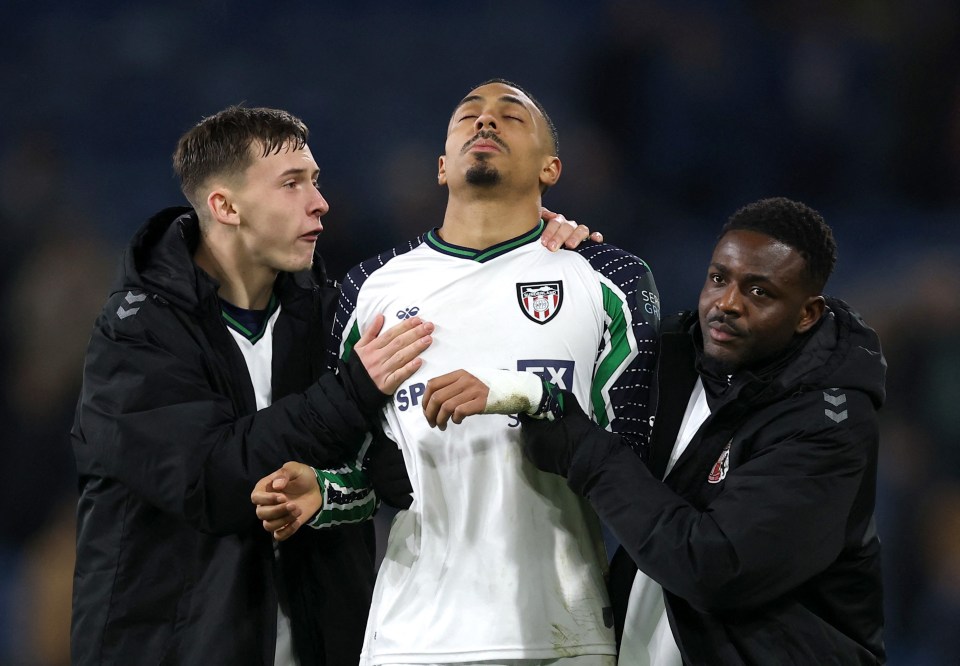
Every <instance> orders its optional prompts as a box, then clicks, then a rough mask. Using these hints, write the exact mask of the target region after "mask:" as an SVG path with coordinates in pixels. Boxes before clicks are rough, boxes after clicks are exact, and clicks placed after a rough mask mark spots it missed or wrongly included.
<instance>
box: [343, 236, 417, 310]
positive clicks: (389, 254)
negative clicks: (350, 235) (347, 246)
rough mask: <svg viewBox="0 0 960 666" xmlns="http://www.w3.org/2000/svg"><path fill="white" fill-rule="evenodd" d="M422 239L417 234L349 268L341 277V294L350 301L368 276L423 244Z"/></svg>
mask: <svg viewBox="0 0 960 666" xmlns="http://www.w3.org/2000/svg"><path fill="white" fill-rule="evenodd" d="M423 239H424V237H423V235H421V236H418V237H416V238H414V239H413V240H410V241H407V242H405V243H402V244H400V245H398V246H396V247H393V248H391V249H389V250H387V251H386V252H381V253H380V254H378V255H376V256H374V257H370V258H369V259H366V260H364V261H362V262H360V263H359V264H357V265H356V266H354V267H353V268H351V269H350V270H349V271H348V272H347V275H346V276H345V277H344V278H343V284H341V285H340V291H341V294H342V296H343V297H345V298H347V299H348V300H351V301H352V300H353V299H355V298H356V295H357V294H358V293H359V292H360V288H361V287H362V286H363V284H364V283H365V282H366V281H367V280H368V279H369V278H370V276H372V275H373V274H374V273H376V272H377V271H379V270H381V269H382V268H383V267H384V266H386V265H387V264H388V263H390V262H391V261H393V260H394V259H396V258H397V257H400V256H403V255H405V254H407V253H408V252H411V251H412V250H415V249H416V248H418V247H420V246H421V245H422V244H423Z"/></svg>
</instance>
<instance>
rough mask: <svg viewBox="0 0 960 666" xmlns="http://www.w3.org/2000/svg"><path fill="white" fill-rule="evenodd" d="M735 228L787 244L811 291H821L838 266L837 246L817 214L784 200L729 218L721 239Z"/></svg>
mask: <svg viewBox="0 0 960 666" xmlns="http://www.w3.org/2000/svg"><path fill="white" fill-rule="evenodd" d="M736 229H745V230H748V231H757V232H759V233H762V234H766V235H767V236H770V237H771V238H774V239H776V240H777V241H779V242H781V243H783V244H784V245H789V246H790V247H791V248H793V249H794V250H796V251H797V252H798V253H799V254H800V256H802V257H803V259H804V261H805V263H806V274H807V279H808V280H809V284H810V287H811V289H813V290H814V291H816V292H817V293H820V292H822V291H823V288H824V286H825V285H826V284H827V280H828V279H829V277H830V274H831V273H832V272H833V267H834V265H835V264H836V263H837V244H836V241H835V240H834V238H833V231H832V230H831V229H830V227H829V226H827V223H826V222H824V220H823V217H822V216H821V215H820V213H818V212H817V211H815V210H814V209H812V208H810V207H809V206H807V205H806V204H803V203H800V202H799V201H792V200H791V199H787V198H785V197H773V198H770V199H761V200H760V201H755V202H754V203H751V204H748V205H746V206H744V207H743V208H741V209H739V210H738V211H737V212H735V213H734V214H733V215H731V216H730V219H729V220H727V223H726V224H724V225H723V229H722V230H721V231H720V237H721V238H722V237H723V236H724V234H726V233H727V232H728V231H734V230H736Z"/></svg>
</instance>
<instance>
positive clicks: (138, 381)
mask: <svg viewBox="0 0 960 666" xmlns="http://www.w3.org/2000/svg"><path fill="white" fill-rule="evenodd" d="M149 306H150V299H148V300H147V301H146V302H145V303H144V304H143V305H142V306H141V310H146V312H141V313H140V314H139V315H138V316H136V317H129V318H128V319H127V320H126V321H118V318H117V317H115V316H113V317H111V313H110V308H109V306H108V308H107V309H106V310H105V314H104V315H103V316H102V317H101V319H100V320H99V321H98V325H97V327H96V329H95V330H94V333H93V336H92V339H91V341H90V347H89V350H88V353H87V358H86V363H85V368H84V377H83V388H82V393H81V398H80V404H79V408H78V414H77V419H76V422H75V425H74V432H73V440H74V449H75V453H76V457H77V467H78V472H79V473H80V475H81V476H90V475H92V476H100V477H104V478H110V479H116V480H118V481H120V482H121V483H123V484H124V485H125V486H126V487H128V488H129V489H130V490H131V491H132V492H134V493H135V494H137V495H139V496H140V497H141V498H143V500H144V501H146V502H148V503H149V504H152V505H154V506H156V507H158V508H160V509H162V510H163V511H166V512H168V513H171V514H174V515H179V516H182V517H183V519H184V520H185V521H187V522H188V523H190V524H191V525H193V526H194V527H196V528H197V529H199V530H201V531H205V532H210V533H217V534H222V533H231V532H234V531H238V530H242V529H248V528H249V527H250V524H251V522H252V521H255V520H256V516H255V513H254V512H253V510H252V508H251V504H250V492H251V490H252V488H253V487H254V485H255V483H256V482H257V481H258V480H260V479H261V478H262V477H263V476H265V475H267V474H269V473H270V472H272V471H274V470H276V469H277V468H278V467H280V466H281V465H282V464H283V463H284V462H286V461H289V460H298V461H302V462H304V463H307V464H311V465H314V466H317V467H324V466H332V465H334V464H336V463H337V462H338V461H340V460H342V459H343V458H344V457H345V456H347V457H349V456H350V455H351V454H352V455H355V454H356V451H355V450H352V451H347V450H346V449H348V448H356V447H357V446H359V444H360V443H361V442H362V441H363V436H364V433H365V432H366V431H367V429H368V425H367V418H366V415H367V414H369V413H371V412H373V411H376V409H377V408H379V406H380V404H382V400H383V399H385V397H382V396H378V394H379V392H378V391H377V390H376V387H375V386H374V385H373V382H372V381H371V380H370V379H369V377H366V376H365V372H363V371H362V366H361V368H360V372H357V371H356V369H355V368H354V369H353V370H352V371H350V372H348V373H347V375H348V377H349V378H348V379H347V380H346V385H347V386H348V387H349V388H345V387H344V383H342V380H341V379H340V378H338V377H337V376H335V375H334V374H333V373H327V374H325V375H323V376H322V377H321V378H320V380H319V381H317V382H316V383H314V384H313V385H312V386H311V387H310V388H309V389H307V390H306V391H305V392H303V393H301V394H295V395H289V396H286V397H284V398H282V399H280V400H277V401H276V402H274V403H273V404H272V405H271V406H269V407H267V408H265V409H263V410H260V411H259V412H257V413H256V414H252V415H247V416H239V415H238V414H237V413H236V410H235V409H234V406H233V402H232V401H231V400H230V398H229V397H228V396H227V395H225V394H224V392H223V391H218V390H216V389H215V388H214V386H213V382H212V379H211V377H210V374H209V369H208V368H205V363H204V359H203V356H202V354H201V353H200V352H199V351H198V348H197V347H195V346H193V345H191V343H189V342H188V341H185V340H183V339H180V341H179V346H177V344H175V343H174V342H171V341H170V340H168V339H166V338H168V337H170V336H163V335H159V334H156V333H155V332H154V330H155V328H154V327H152V326H151V325H152V324H156V325H157V326H156V328H159V329H162V325H163V324H164V323H165V322H163V321H158V320H157V318H156V316H154V319H153V320H152V321H151V319H150V317H151V315H150V312H149ZM166 325H167V328H168V329H169V322H166ZM180 333H181V338H182V331H180ZM371 389H372V390H371ZM378 401H380V402H378ZM358 403H359V404H358Z"/></svg>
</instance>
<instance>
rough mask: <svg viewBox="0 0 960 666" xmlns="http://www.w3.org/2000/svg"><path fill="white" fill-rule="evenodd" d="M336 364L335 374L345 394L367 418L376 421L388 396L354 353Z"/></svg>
mask: <svg viewBox="0 0 960 666" xmlns="http://www.w3.org/2000/svg"><path fill="white" fill-rule="evenodd" d="M337 366H338V371H337V375H338V376H339V377H340V381H341V382H342V383H343V389H344V391H346V393H347V396H348V397H349V398H350V399H351V400H352V401H353V402H354V404H356V406H357V408H358V409H359V410H360V412H361V413H362V414H363V415H364V416H365V417H366V418H367V419H368V420H372V421H376V420H377V419H378V417H379V415H380V410H381V409H382V408H383V406H384V405H385V404H387V400H389V399H390V396H389V395H386V394H385V393H382V392H381V391H380V389H378V388H377V385H376V384H375V383H374V382H373V380H372V379H371V378H370V375H369V374H367V369H366V368H364V367H363V363H362V362H361V361H360V359H359V357H357V355H356V354H350V357H349V358H348V359H347V360H346V361H345V362H344V361H339V362H338V364H337Z"/></svg>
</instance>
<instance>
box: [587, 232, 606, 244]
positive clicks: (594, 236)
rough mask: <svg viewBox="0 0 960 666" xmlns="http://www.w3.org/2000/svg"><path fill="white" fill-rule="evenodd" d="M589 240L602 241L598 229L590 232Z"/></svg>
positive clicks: (601, 235)
mask: <svg viewBox="0 0 960 666" xmlns="http://www.w3.org/2000/svg"><path fill="white" fill-rule="evenodd" d="M590 240H592V241H593V242H594V243H602V242H603V234H602V233H600V232H599V231H594V232H593V233H592V234H590Z"/></svg>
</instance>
